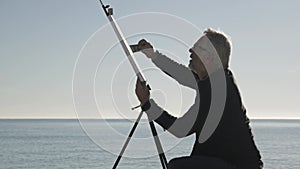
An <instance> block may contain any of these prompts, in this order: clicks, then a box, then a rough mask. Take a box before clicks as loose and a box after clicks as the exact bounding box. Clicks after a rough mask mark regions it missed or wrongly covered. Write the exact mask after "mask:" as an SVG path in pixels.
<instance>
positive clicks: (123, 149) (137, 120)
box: [113, 111, 143, 169]
mask: <svg viewBox="0 0 300 169" xmlns="http://www.w3.org/2000/svg"><path fill="white" fill-rule="evenodd" d="M142 115H143V111H141V112H140V114H139V116H138V118H137V119H136V121H135V123H134V125H133V127H132V129H131V131H130V133H129V135H128V137H127V139H126V141H125V143H124V145H123V147H122V150H121V152H120V154H119V156H118V158H117V160H116V161H115V164H114V166H113V169H116V168H117V166H118V164H119V162H120V160H121V158H122V156H123V154H124V151H125V149H126V147H127V146H128V143H129V141H130V139H131V137H132V135H133V133H134V131H135V129H136V127H137V125H138V124H139V121H140V120H141V117H142Z"/></svg>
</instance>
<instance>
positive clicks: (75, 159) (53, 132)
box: [0, 120, 300, 169]
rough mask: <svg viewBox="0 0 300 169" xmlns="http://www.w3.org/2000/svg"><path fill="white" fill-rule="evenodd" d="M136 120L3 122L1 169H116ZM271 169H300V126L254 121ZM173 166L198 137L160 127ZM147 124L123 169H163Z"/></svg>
mask: <svg viewBox="0 0 300 169" xmlns="http://www.w3.org/2000/svg"><path fill="white" fill-rule="evenodd" d="M133 123H134V121H131V120H0V168H1V169H2V168H3V169H8V168H11V169H15V168H28V169H29V168H30V169H34V168H36V169H40V168H49V169H53V168H61V169H65V168H67V169H68V168H87V169H93V168H100V169H102V168H103V169H106V168H112V166H113V164H114V162H115V160H116V158H117V154H118V153H119V152H120V150H121V148H122V146H123V144H124V141H125V139H126V137H127V135H128V133H129V131H130V129H131V128H132V125H133ZM251 127H252V131H253V134H254V139H255V142H256V144H257V146H258V148H259V150H260V152H261V155H262V158H263V161H264V164H265V168H267V169H299V168H300V120H251ZM156 128H157V130H158V133H159V136H160V137H159V138H160V140H161V143H162V146H163V148H164V150H165V152H166V157H167V159H168V160H170V159H172V158H174V157H178V156H186V155H189V154H190V152H191V149H192V146H193V142H194V139H195V136H193V135H191V136H189V137H187V138H184V139H177V138H175V137H174V136H172V135H170V134H169V133H168V132H167V131H164V130H162V129H161V127H159V126H156ZM156 154H157V151H156V147H155V144H154V141H153V138H152V135H151V132H150V129H149V126H148V123H147V122H145V121H141V122H140V123H139V125H138V127H137V129H136V131H135V133H134V135H133V137H132V140H131V141H130V143H129V145H128V147H127V149H126V150H125V153H124V157H123V158H122V159H121V161H120V163H119V165H118V167H117V168H120V169H121V168H123V169H131V168H134V169H140V168H141V169H157V168H161V164H160V161H159V158H158V156H157V155H156Z"/></svg>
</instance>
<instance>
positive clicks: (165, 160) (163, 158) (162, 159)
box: [149, 121, 167, 169]
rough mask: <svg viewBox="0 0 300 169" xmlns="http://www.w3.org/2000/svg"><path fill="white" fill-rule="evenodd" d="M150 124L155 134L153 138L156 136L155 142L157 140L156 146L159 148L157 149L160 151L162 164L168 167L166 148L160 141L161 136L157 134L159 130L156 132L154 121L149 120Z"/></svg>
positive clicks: (164, 167)
mask: <svg viewBox="0 0 300 169" xmlns="http://www.w3.org/2000/svg"><path fill="white" fill-rule="evenodd" d="M149 125H150V128H151V132H152V135H153V138H154V142H155V145H156V148H157V151H158V155H159V159H160V162H161V165H162V167H163V169H167V159H166V156H165V153H164V150H163V148H162V146H161V143H160V141H159V138H158V136H157V132H156V129H155V126H154V123H153V121H149Z"/></svg>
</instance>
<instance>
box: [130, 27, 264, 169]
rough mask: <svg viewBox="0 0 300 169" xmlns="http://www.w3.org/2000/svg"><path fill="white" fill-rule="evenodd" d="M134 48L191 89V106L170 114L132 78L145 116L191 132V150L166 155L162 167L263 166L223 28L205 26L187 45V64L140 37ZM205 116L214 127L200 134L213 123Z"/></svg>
mask: <svg viewBox="0 0 300 169" xmlns="http://www.w3.org/2000/svg"><path fill="white" fill-rule="evenodd" d="M138 48H139V49H140V50H141V51H142V52H143V53H144V54H145V55H146V56H147V57H148V58H151V60H152V62H153V63H154V64H155V65H156V66H157V67H158V68H160V69H161V70H162V71H164V72H165V73H166V74H167V75H169V76H171V77H172V78H174V79H175V80H177V81H178V82H179V83H180V84H182V85H184V86H187V87H190V88H192V89H195V90H196V91H197V95H196V98H195V103H194V104H193V105H192V106H191V108H190V109H189V110H188V111H187V112H186V113H185V114H184V115H183V116H182V117H174V116H172V115H171V114H169V113H168V112H167V111H165V110H164V109H163V108H161V107H159V106H158V105H157V104H156V103H155V101H154V100H153V99H150V92H149V90H148V88H147V87H146V86H145V84H143V83H141V82H140V81H137V83H136V95H137V97H138V99H139V101H140V102H141V105H142V110H144V111H145V112H146V113H147V115H148V118H149V120H154V121H155V122H157V123H158V124H159V125H161V126H162V127H163V128H164V129H166V130H168V131H169V132H170V133H172V134H174V135H175V136H177V137H185V136H188V135H191V134H196V140H195V143H194V147H193V150H192V153H191V155H190V156H188V157H179V158H175V159H172V160H171V161H170V162H169V163H168V169H177V168H181V169H183V168H184V169H189V168H190V169H192V168H193V169H194V168H195V169H196V168H197V169H200V168H203V169H216V168H218V169H219V168H220V169H221V168H222V169H229V168H230V169H232V168H236V169H261V168H262V167H263V163H262V161H261V156H260V153H259V151H258V149H257V147H256V145H255V143H254V140H253V135H252V133H251V128H250V126H249V119H248V118H247V116H246V110H245V108H244V106H243V104H242V100H241V96H240V93H239V90H238V87H237V85H236V83H235V82H234V78H233V75H232V72H231V71H230V70H229V57H230V53H231V43H230V40H229V39H228V38H227V36H226V35H225V34H224V33H222V32H219V31H216V30H213V29H207V30H205V31H204V35H203V36H201V37H200V39H199V40H198V41H197V42H196V43H195V44H194V46H193V47H192V48H191V49H190V50H189V52H190V53H191V55H190V57H191V60H190V63H189V66H188V67H186V66H184V65H180V64H178V63H176V62H174V61H173V60H171V59H169V58H167V57H166V56H165V55H162V54H161V53H159V52H158V51H155V50H154V49H153V47H152V45H151V44H150V43H149V42H147V41H145V40H141V41H140V42H139V44H138ZM222 78H223V80H222ZM220 79H221V80H220ZM219 93H223V94H224V100H223V102H222V101H221V102H218V103H217V104H215V102H216V100H218V98H222V94H221V95H220V96H219ZM222 103H223V104H222ZM216 105H217V106H216ZM216 107H217V108H216ZM211 113H212V114H219V115H220V116H218V115H215V117H219V118H211V117H214V116H211V117H209V116H210V115H211ZM209 118H211V119H214V120H213V121H214V122H215V123H216V125H215V129H213V131H212V132H211V134H208V137H207V138H206V139H203V138H202V135H203V133H204V132H207V128H213V127H211V126H210V125H208V126H206V125H207V124H206V122H207V120H208V119H209ZM205 128H206V129H205ZM208 133H210V132H208ZM204 134H205V133H204ZM201 138H202V139H201Z"/></svg>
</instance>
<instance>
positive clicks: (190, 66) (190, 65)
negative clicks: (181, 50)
mask: <svg viewBox="0 0 300 169" xmlns="http://www.w3.org/2000/svg"><path fill="white" fill-rule="evenodd" d="M189 68H190V69H191V70H192V71H193V72H195V69H194V68H193V66H192V64H191V63H190V64H189Z"/></svg>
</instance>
